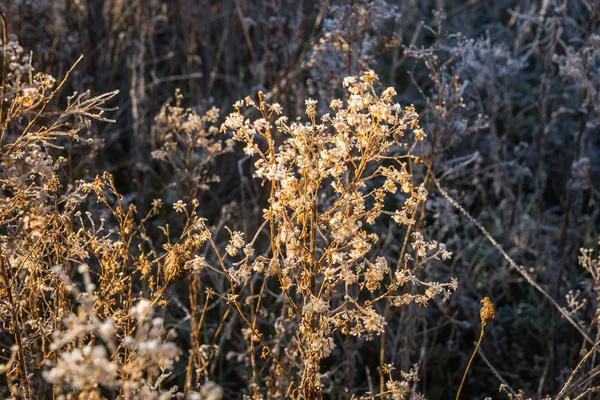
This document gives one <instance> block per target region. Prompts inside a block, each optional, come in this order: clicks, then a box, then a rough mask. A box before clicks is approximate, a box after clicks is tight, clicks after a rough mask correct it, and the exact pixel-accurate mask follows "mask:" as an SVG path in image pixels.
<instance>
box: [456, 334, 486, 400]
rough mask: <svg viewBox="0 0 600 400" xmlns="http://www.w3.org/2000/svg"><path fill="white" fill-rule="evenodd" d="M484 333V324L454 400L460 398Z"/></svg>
mask: <svg viewBox="0 0 600 400" xmlns="http://www.w3.org/2000/svg"><path fill="white" fill-rule="evenodd" d="M484 331H485V324H483V325H481V334H480V335H479V340H478V341H477V345H476V346H475V350H473V354H472V355H471V359H470V360H469V363H468V364H467V368H466V369H465V373H464V375H463V377H462V381H460V386H459V387H458V392H457V393H456V400H458V398H459V397H460V392H461V390H462V388H463V385H464V383H465V379H466V378H467V373H468V372H469V368H470V367H471V363H472V362H473V359H474V358H475V354H477V350H478V349H479V345H480V344H481V339H483V332H484Z"/></svg>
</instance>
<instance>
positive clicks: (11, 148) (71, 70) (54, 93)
mask: <svg viewBox="0 0 600 400" xmlns="http://www.w3.org/2000/svg"><path fill="white" fill-rule="evenodd" d="M81 60H83V55H81V56H79V58H78V59H77V61H75V63H73V66H72V67H71V68H69V70H68V71H67V73H66V74H65V77H64V78H63V80H62V81H61V82H60V84H59V85H58V86H57V87H56V89H54V90H53V91H52V93H50V96H48V97H47V98H45V99H44V104H43V105H42V107H41V109H40V111H39V112H38V113H37V114H36V116H35V117H34V118H33V119H32V120H31V121H30V122H29V124H27V127H25V129H24V130H23V132H22V133H21V135H20V136H19V138H18V139H17V140H16V141H15V142H14V143H13V144H12V145H11V146H10V147H9V148H8V151H7V152H6V154H10V153H12V151H13V150H14V149H16V148H17V144H18V143H19V141H20V140H21V138H24V137H26V136H27V133H28V132H29V130H30V129H31V128H32V127H33V125H35V123H36V122H37V121H38V119H39V118H40V117H41V116H42V114H43V113H44V111H46V107H48V104H50V102H51V101H52V99H53V98H54V96H56V94H57V93H58V92H59V91H60V90H61V89H62V87H63V86H64V85H65V83H66V82H67V81H68V80H69V77H70V76H71V74H72V73H73V71H74V70H75V68H76V67H77V65H79V63H80V62H81Z"/></svg>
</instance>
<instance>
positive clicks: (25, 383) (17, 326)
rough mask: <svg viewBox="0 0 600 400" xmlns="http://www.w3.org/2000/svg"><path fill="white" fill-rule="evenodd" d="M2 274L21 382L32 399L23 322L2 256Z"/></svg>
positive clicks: (28, 397)
mask: <svg viewBox="0 0 600 400" xmlns="http://www.w3.org/2000/svg"><path fill="white" fill-rule="evenodd" d="M0 272H1V273H2V279H3V280H4V284H5V285H6V293H7V297H8V301H9V302H10V305H11V308H10V309H11V314H12V319H13V325H14V330H15V334H14V336H15V342H16V344H17V348H18V351H19V366H20V369H21V373H20V374H19V380H20V381H21V386H22V387H23V391H24V393H23V395H24V397H25V399H27V400H28V399H30V398H31V397H30V389H29V380H28V379H27V375H28V372H27V364H26V363H25V354H24V348H23V342H22V338H21V326H22V324H21V321H20V320H19V317H18V312H17V307H16V304H15V301H14V298H13V295H12V285H11V279H9V276H8V271H7V270H6V266H5V265H4V259H3V257H2V255H0Z"/></svg>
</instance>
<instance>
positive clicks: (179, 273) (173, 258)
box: [163, 243, 192, 286]
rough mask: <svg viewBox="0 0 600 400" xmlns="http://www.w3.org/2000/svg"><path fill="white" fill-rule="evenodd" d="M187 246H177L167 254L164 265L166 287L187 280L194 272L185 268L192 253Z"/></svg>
mask: <svg viewBox="0 0 600 400" xmlns="http://www.w3.org/2000/svg"><path fill="white" fill-rule="evenodd" d="M186 244H187V243H186ZM186 244H176V245H174V246H173V247H171V249H170V250H169V252H168V253H167V256H166V257H165V262H164V264H163V280H164V283H165V286H171V285H172V284H174V283H176V282H179V281H180V280H182V279H185V278H186V277H187V276H188V275H189V274H190V273H191V272H192V270H191V268H186V267H185V263H186V262H187V261H188V260H189V259H190V257H191V252H190V251H189V250H188V246H187V245H186Z"/></svg>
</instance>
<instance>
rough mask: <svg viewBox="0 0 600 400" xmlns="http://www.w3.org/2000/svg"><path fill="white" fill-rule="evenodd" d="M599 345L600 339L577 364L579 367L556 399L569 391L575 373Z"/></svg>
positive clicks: (558, 399) (574, 371)
mask: <svg viewBox="0 0 600 400" xmlns="http://www.w3.org/2000/svg"><path fill="white" fill-rule="evenodd" d="M598 345H600V341H598V342H597V343H596V344H595V345H594V346H593V347H592V348H591V349H590V351H588V352H587V354H586V355H585V356H583V358H582V359H581V361H579V364H577V367H576V368H575V369H574V370H573V372H572V373H571V376H569V379H567V382H565V384H564V386H563V387H562V389H561V390H560V392H559V393H558V396H556V399H555V400H560V399H561V398H562V397H563V396H564V395H565V394H566V393H567V389H568V388H569V386H570V385H571V382H572V381H573V378H575V375H577V372H579V370H580V369H581V367H583V364H584V363H585V360H587V359H588V358H589V357H590V356H591V355H592V354H594V352H595V350H596V348H598Z"/></svg>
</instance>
